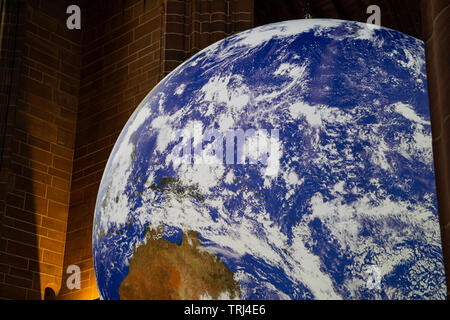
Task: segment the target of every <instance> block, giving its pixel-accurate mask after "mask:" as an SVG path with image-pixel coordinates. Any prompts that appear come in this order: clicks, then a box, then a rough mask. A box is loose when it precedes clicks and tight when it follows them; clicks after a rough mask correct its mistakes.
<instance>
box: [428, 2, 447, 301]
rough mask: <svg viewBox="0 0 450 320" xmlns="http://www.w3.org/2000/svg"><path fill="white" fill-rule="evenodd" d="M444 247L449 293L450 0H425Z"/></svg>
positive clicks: (431, 110)
mask: <svg viewBox="0 0 450 320" xmlns="http://www.w3.org/2000/svg"><path fill="white" fill-rule="evenodd" d="M421 5H422V18H423V19H422V21H423V32H424V41H425V54H426V59H427V72H428V90H429V97H430V112H431V125H432V126H431V127H432V132H433V151H434V164H435V173H436V185H437V197H438V208H439V219H440V224H441V236H442V247H443V248H442V249H443V253H444V262H445V272H446V276H447V296H448V295H449V293H450V59H449V57H450V53H449V52H450V36H449V34H450V1H449V0H422V3H421Z"/></svg>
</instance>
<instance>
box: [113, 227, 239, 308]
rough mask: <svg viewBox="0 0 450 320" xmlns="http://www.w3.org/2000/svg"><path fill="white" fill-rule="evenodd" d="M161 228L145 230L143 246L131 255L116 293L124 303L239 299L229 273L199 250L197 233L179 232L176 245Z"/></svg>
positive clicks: (216, 260)
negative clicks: (133, 301)
mask: <svg viewBox="0 0 450 320" xmlns="http://www.w3.org/2000/svg"><path fill="white" fill-rule="evenodd" d="M160 234H161V229H159V230H156V231H155V230H154V231H149V233H148V234H147V237H148V238H147V239H148V240H147V243H146V244H143V245H141V246H140V247H138V248H137V250H136V251H135V252H134V255H133V258H132V259H131V260H130V268H129V273H128V276H127V277H126V278H125V279H124V280H123V282H122V284H121V286H120V289H119V294H120V298H121V299H124V300H127V299H132V300H197V299H199V298H200V297H201V296H202V295H204V296H206V295H208V296H209V297H211V298H212V299H217V298H219V295H220V294H221V293H226V294H227V295H228V297H229V298H231V299H233V298H239V297H240V288H239V285H238V284H237V283H236V281H234V279H233V273H232V272H231V270H230V269H228V268H227V267H226V266H225V265H224V264H223V262H222V261H220V260H219V259H218V258H217V257H216V256H215V255H214V254H211V253H209V252H206V251H204V250H201V247H202V244H201V242H200V240H199V239H198V237H197V233H196V232H193V231H188V232H186V233H183V240H182V242H181V244H180V245H178V244H175V243H172V242H170V241H168V240H166V239H163V238H162V237H161V236H160Z"/></svg>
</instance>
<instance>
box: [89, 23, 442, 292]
mask: <svg viewBox="0 0 450 320" xmlns="http://www.w3.org/2000/svg"><path fill="white" fill-rule="evenodd" d="M93 258H94V266H95V274H96V278H97V285H98V289H99V293H100V297H101V298H102V299H445V298H446V286H445V276H444V267H443V260H442V248H441V239H440V232H439V222H438V213H437V204H436V194H435V180H434V169H433V154H432V145H431V128H430V120H429V105H428V93H427V78H426V69H425V59H424V45H423V42H421V41H419V40H417V39H415V38H413V37H410V36H407V35H405V34H402V33H400V32H397V31H393V30H390V29H386V28H382V27H376V26H369V25H366V24H361V23H356V22H347V21H339V20H323V19H308V20H297V21H287V22H281V23H276V24H271V25H266V26H262V27H258V28H254V29H251V30H248V31H245V32H242V33H239V34H236V35H233V36H231V37H229V38H226V39H224V40H222V41H219V42H217V43H215V44H213V45H211V46H209V47H208V48H206V49H204V50H203V51H201V52H199V53H198V54H196V55H195V56H193V57H192V58H190V59H189V60H188V61H186V62H185V63H183V64H182V65H180V66H179V67H178V68H177V69H175V70H174V71H173V72H171V73H170V74H169V75H168V76H166V77H165V78H164V79H163V80H162V81H161V82H160V83H159V84H158V85H157V86H156V87H155V88H154V89H153V90H152V91H151V92H150V93H149V94H148V95H147V97H146V98H145V99H144V100H143V101H142V103H141V104H140V105H139V107H138V108H137V109H136V111H135V112H134V113H133V115H132V116H131V117H130V119H129V121H128V122H127V124H126V126H125V127H124V129H123V131H122V133H121V134H120V136H119V138H118V140H117V142H116V144H115V146H114V149H113V150H112V153H111V155H110V157H109V160H108V163H107V166H106V169H105V171H104V174H103V178H102V182H101V185H100V188H99V192H98V197H97V203H96V208H95V217H94V226H93Z"/></svg>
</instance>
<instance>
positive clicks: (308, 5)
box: [303, 0, 312, 19]
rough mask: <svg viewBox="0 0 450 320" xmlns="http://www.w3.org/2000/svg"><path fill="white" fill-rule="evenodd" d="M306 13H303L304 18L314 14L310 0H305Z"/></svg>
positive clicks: (309, 17)
mask: <svg viewBox="0 0 450 320" xmlns="http://www.w3.org/2000/svg"><path fill="white" fill-rule="evenodd" d="M303 7H304V11H303V12H304V15H303V19H311V18H312V15H311V4H310V2H309V0H305V1H304V6H303Z"/></svg>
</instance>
